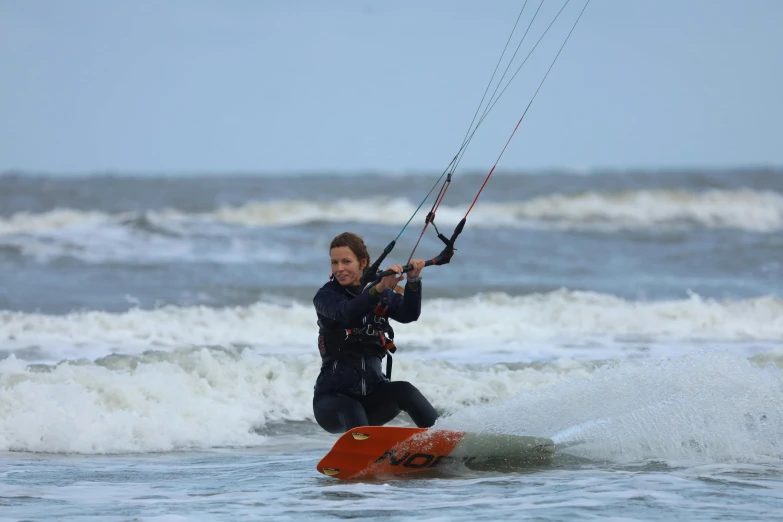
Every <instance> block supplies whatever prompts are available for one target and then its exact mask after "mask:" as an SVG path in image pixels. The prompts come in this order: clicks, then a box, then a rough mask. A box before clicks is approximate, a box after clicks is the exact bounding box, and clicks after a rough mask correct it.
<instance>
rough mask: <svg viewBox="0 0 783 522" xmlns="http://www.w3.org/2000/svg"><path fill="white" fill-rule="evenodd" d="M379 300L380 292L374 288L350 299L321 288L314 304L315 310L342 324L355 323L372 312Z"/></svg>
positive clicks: (314, 299)
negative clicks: (374, 290)
mask: <svg viewBox="0 0 783 522" xmlns="http://www.w3.org/2000/svg"><path fill="white" fill-rule="evenodd" d="M379 300H380V295H379V294H378V292H373V291H372V290H370V291H367V292H362V293H361V294H359V295H358V296H356V298H355V299H351V300H350V301H349V300H347V299H344V298H343V296H341V295H340V294H338V293H337V292H334V291H332V290H329V289H328V288H321V289H320V290H318V292H316V294H315V297H314V298H313V305H315V311H316V312H317V313H319V314H321V315H323V316H324V317H327V318H329V319H332V320H333V321H337V322H338V323H342V324H353V323H356V322H357V321H360V320H361V319H362V317H364V316H365V315H367V314H368V313H370V312H372V310H373V308H375V305H376V304H378V301H379Z"/></svg>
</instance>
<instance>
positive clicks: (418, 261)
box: [407, 259, 425, 278]
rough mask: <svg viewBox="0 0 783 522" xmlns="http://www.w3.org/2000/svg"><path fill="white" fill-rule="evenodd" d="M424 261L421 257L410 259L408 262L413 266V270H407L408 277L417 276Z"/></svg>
mask: <svg viewBox="0 0 783 522" xmlns="http://www.w3.org/2000/svg"><path fill="white" fill-rule="evenodd" d="M424 263H425V261H424V260H423V259H412V260H411V262H410V264H411V265H412V266H413V270H411V271H409V272H407V274H408V277H409V278H415V277H419V275H421V271H422V269H423V268H424Z"/></svg>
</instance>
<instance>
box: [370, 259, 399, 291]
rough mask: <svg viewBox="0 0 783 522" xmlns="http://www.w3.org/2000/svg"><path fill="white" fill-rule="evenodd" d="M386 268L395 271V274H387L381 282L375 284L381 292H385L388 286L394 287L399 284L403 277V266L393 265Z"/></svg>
mask: <svg viewBox="0 0 783 522" xmlns="http://www.w3.org/2000/svg"><path fill="white" fill-rule="evenodd" d="M386 270H392V271H394V273H393V274H391V275H387V276H386V277H384V278H383V279H381V282H380V283H378V284H377V285H375V289H376V290H378V291H379V292H383V291H384V290H386V289H387V288H394V287H396V286H397V284H398V283H399V282H400V278H401V277H402V267H401V266H400V265H392V266H390V267H389V268H387V269H386Z"/></svg>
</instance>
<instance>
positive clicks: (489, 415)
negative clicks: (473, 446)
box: [0, 348, 783, 461]
mask: <svg viewBox="0 0 783 522" xmlns="http://www.w3.org/2000/svg"><path fill="white" fill-rule="evenodd" d="M781 360H783V359H781V357H778V358H777V361H776V362H777V363H778V364H780V362H781ZM596 366H597V365H596V362H595V361H574V360H571V359H564V360H559V361H554V362H551V363H547V364H537V365H511V366H509V365H474V364H469V365H462V364H451V363H448V362H445V361H428V362H426V363H423V362H422V361H417V360H412V359H407V358H404V357H401V358H399V359H398V360H396V362H395V370H394V378H395V380H407V381H409V382H412V383H414V384H415V385H416V386H417V387H418V388H419V389H420V390H421V391H422V393H424V395H425V396H427V397H428V398H429V399H430V400H431V402H432V403H433V405H434V406H435V407H436V408H437V409H438V410H440V411H442V412H444V413H445V414H446V416H445V417H444V418H443V419H441V420H440V421H439V423H438V427H444V428H451V429H466V430H471V431H495V432H502V433H517V434H534V435H544V436H552V437H554V438H555V440H556V441H557V443H558V444H559V446H560V447H561V449H563V450H564V451H565V452H568V453H572V454H576V455H579V456H582V457H587V458H591V459H602V460H604V459H609V460H615V461H623V460H626V461H636V460H644V459H646V458H671V459H681V458H686V457H691V458H692V457H694V456H696V457H700V458H707V459H710V460H725V459H727V458H729V459H730V458H743V457H748V456H755V457H758V456H760V455H771V454H776V453H775V451H778V452H779V447H780V446H779V444H780V442H781V441H780V434H779V429H777V426H779V425H780V421H783V406H781V404H783V401H781V399H783V397H782V396H781V393H783V392H781V385H782V384H783V382H782V381H781V376H780V374H779V371H778V370H777V369H776V368H774V367H766V368H758V367H757V366H754V365H752V364H750V363H749V362H748V360H747V359H745V358H742V357H740V356H737V355H730V354H726V353H710V354H704V353H702V354H691V355H687V356H684V357H677V358H672V359H668V360H667V359H648V360H624V361H622V362H618V363H615V364H612V365H606V366H600V364H599V365H598V368H596ZM319 367H320V359H319V357H318V356H317V355H316V354H309V355H268V354H262V353H259V352H257V351H255V350H250V349H227V350H222V349H207V348H194V349H181V350H175V351H172V352H161V351H153V352H147V353H145V354H142V355H140V356H137V357H124V356H110V357H107V358H103V359H99V360H97V361H95V362H87V361H71V362H63V363H60V364H58V365H55V366H51V367H43V368H41V367H28V366H27V365H25V364H23V363H22V362H21V361H19V360H17V359H15V358H13V357H11V358H8V359H5V360H3V361H0V450H17V451H36V452H58V453H70V452H76V453H87V454H93V453H125V452H150V451H169V450H176V449H186V448H191V449H193V448H210V447H225V446H235V447H236V446H238V447H249V446H258V445H263V444H266V443H267V441H266V438H265V436H264V435H263V433H264V430H265V428H267V427H269V426H270V425H272V424H277V423H281V422H302V421H304V422H313V421H314V418H313V414H312V406H311V403H312V400H311V399H312V391H313V383H314V380H315V377H316V375H317V373H318V370H319ZM764 416H766V417H764ZM399 422H403V423H404V422H408V421H407V420H406V417H404V416H403V417H402V418H401V419H399ZM314 429H315V427H314ZM776 444H778V446H776ZM776 448H778V449H777V450H776Z"/></svg>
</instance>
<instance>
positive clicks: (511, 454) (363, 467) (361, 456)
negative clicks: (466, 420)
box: [316, 426, 554, 480]
mask: <svg viewBox="0 0 783 522" xmlns="http://www.w3.org/2000/svg"><path fill="white" fill-rule="evenodd" d="M553 453H554V443H553V442H552V440H551V439H547V438H543V437H523V436H517V435H496V434H490V433H470V432H463V431H449V430H437V429H428V428H406V427H396V426H362V427H359V428H354V429H352V430H350V431H348V432H346V433H344V434H343V435H342V436H341V437H340V438H339V439H337V442H335V444H334V446H333V447H332V449H331V451H329V453H327V454H326V456H325V457H324V458H323V459H321V462H319V463H318V466H316V469H317V470H318V471H320V472H321V473H323V474H324V475H328V476H330V477H336V478H339V479H343V480H347V479H358V478H372V477H379V476H391V475H402V474H406V473H415V472H421V471H428V470H433V469H436V468H437V467H439V466H441V467H442V466H445V465H447V464H449V463H462V464H464V465H466V466H467V467H469V468H476V469H481V465H482V464H486V463H488V462H495V463H503V462H513V463H515V464H517V465H523V464H528V465H530V464H539V463H546V462H549V461H550V460H551V458H552V454H553Z"/></svg>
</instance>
